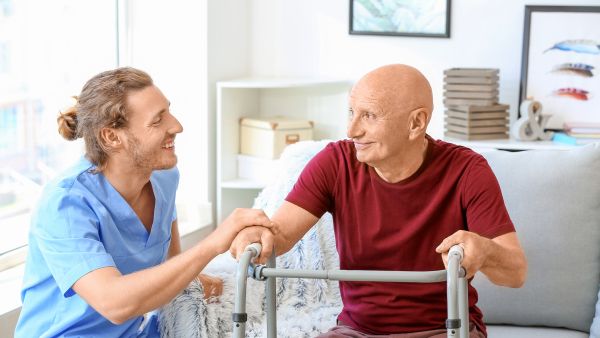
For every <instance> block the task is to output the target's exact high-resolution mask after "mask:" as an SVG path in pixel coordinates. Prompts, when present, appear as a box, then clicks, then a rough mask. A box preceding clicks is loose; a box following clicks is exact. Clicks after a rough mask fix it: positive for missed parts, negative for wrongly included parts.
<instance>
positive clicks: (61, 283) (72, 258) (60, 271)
mask: <svg viewBox="0 0 600 338" xmlns="http://www.w3.org/2000/svg"><path fill="white" fill-rule="evenodd" d="M49 195H50V196H49V197H48V199H46V200H45V201H43V202H44V203H42V204H40V205H41V207H40V209H39V211H38V214H37V217H36V219H35V221H34V223H33V224H32V226H33V227H32V234H33V236H35V240H36V241H37V242H38V245H39V248H40V251H41V253H42V256H43V257H44V260H45V262H46V264H47V266H48V269H49V270H50V273H52V276H53V277H54V279H55V280H56V283H57V284H58V287H59V288H60V290H61V292H62V293H63V295H64V296H65V297H70V296H72V295H73V294H74V291H73V290H72V288H71V287H72V286H73V284H75V282H76V281H77V280H79V278H81V277H82V276H84V275H85V274H87V273H89V272H91V271H93V270H96V269H99V268H102V267H108V266H116V265H115V262H114V260H113V258H112V256H111V255H110V254H108V253H107V252H106V250H105V248H104V244H103V243H102V241H101V240H100V236H99V233H98V228H99V221H98V217H97V216H96V214H95V213H94V212H93V211H92V209H91V207H90V206H89V204H88V202H87V201H86V199H85V197H84V196H81V195H77V194H76V193H70V192H69V191H67V190H59V191H58V192H57V193H55V194H49Z"/></svg>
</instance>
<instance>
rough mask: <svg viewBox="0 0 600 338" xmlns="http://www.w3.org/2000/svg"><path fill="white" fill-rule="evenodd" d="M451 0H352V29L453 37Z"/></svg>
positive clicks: (368, 32)
mask: <svg viewBox="0 0 600 338" xmlns="http://www.w3.org/2000/svg"><path fill="white" fill-rule="evenodd" d="M450 6H451V3H450V0H392V1H390V0H387V1H386V0H350V19H349V33H350V34H351V35H384V36H412V37H433V38H449V37H450V12H451V11H450Z"/></svg>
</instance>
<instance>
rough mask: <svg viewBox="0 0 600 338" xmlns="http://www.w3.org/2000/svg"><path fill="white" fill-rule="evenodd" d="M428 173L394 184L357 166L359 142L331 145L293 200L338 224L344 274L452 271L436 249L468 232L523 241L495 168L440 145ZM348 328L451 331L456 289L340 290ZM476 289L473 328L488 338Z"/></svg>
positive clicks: (345, 286) (350, 286)
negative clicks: (513, 235)
mask: <svg viewBox="0 0 600 338" xmlns="http://www.w3.org/2000/svg"><path fill="white" fill-rule="evenodd" d="M427 139H428V141H429V145H428V148H427V154H426V156H425V160H424V162H423V164H422V165H421V167H420V168H419V169H418V170H417V172H415V173H414V174H413V175H412V176H410V177H409V178H407V179H405V180H402V181H400V182H398V183H388V182H385V181H384V180H383V179H382V178H381V177H379V176H378V175H377V173H376V171H375V170H374V169H373V168H372V167H370V166H368V165H366V164H364V163H361V162H359V161H358V160H357V159H356V151H355V148H354V144H353V143H352V142H351V141H349V140H344V141H338V142H334V143H330V144H329V145H327V146H326V147H325V149H323V150H322V151H321V152H320V153H318V154H317V155H316V156H315V157H314V158H313V159H312V160H311V161H310V162H309V163H308V164H307V166H306V167H305V168H304V170H303V171H302V174H301V175H300V177H299V179H298V181H297V182H296V184H295V185H294V187H293V189H292V191H291V192H290V193H289V195H288V196H287V198H286V200H287V201H288V202H290V203H293V204H295V205H297V206H299V207H301V208H303V209H305V210H307V211H309V212H310V213H312V214H313V215H315V216H317V217H321V216H322V215H323V214H324V213H325V212H330V213H331V214H332V215H333V222H334V231H335V236H336V247H337V251H338V254H339V257H340V268H341V269H344V270H397V271H431V270H443V269H444V265H443V262H442V259H441V257H440V255H439V254H437V253H436V252H435V248H436V247H437V246H438V245H439V244H440V243H441V242H442V240H443V239H444V238H446V237H447V236H450V235H451V234H453V233H454V232H456V231H458V230H461V229H462V230H468V231H472V232H475V233H477V234H479V235H481V236H485V237H487V238H494V237H497V236H500V235H503V234H506V233H509V232H512V231H515V229H514V226H513V224H512V221H511V220H510V217H509V215H508V212H507V211H506V207H505V205H504V200H503V199H502V193H501V191H500V187H499V185H498V182H497V180H496V177H495V176H494V174H493V172H492V170H491V169H490V167H489V165H488V163H487V161H486V160H485V159H484V158H483V157H482V156H481V155H479V154H477V153H475V152H473V151H472V150H470V149H468V148H465V147H461V146H457V145H454V144H451V143H446V142H443V141H439V140H437V141H436V140H433V139H432V138H431V137H429V136H428V137H427ZM340 293H341V296H342V301H343V304H344V307H343V309H342V312H341V313H340V315H339V317H338V319H339V320H340V321H342V322H344V323H345V324H347V325H350V326H352V327H353V328H355V329H357V330H359V331H362V332H365V333H369V334H391V333H404V332H416V331H424V330H432V329H440V328H445V320H446V317H447V309H446V283H445V282H439V283H383V282H340ZM476 302H477V292H476V291H475V289H474V288H473V287H472V286H471V285H470V283H469V306H470V320H471V322H472V323H474V324H475V325H476V326H477V328H478V329H479V330H480V331H482V332H484V333H485V326H484V324H483V320H482V314H481V311H480V310H479V308H477V306H475V303H476Z"/></svg>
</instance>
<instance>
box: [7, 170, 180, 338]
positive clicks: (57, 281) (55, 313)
mask: <svg viewBox="0 0 600 338" xmlns="http://www.w3.org/2000/svg"><path fill="white" fill-rule="evenodd" d="M93 168H94V166H93V165H92V164H91V163H90V162H89V161H88V160H86V159H85V158H83V159H82V160H81V161H80V162H79V163H78V164H77V165H75V166H74V167H72V168H71V169H69V170H68V171H67V172H66V173H65V174H64V175H62V176H61V177H59V178H57V179H55V180H54V181H52V182H50V183H49V184H47V185H46V187H45V188H44V191H43V193H42V197H41V199H40V202H39V204H38V207H37V209H36V210H35V212H34V213H33V216H32V220H31V221H32V223H31V230H30V234H29V253H28V256H27V263H26V267H25V276H24V279H23V290H22V293H21V299H22V301H23V307H22V309H21V315H20V317H19V322H18V323H17V328H16V331H15V337H16V338H20V337H22V338H32V337H158V336H159V333H158V328H157V325H156V321H154V320H153V321H151V322H150V323H151V324H152V325H145V326H144V329H143V330H140V324H141V323H142V318H143V317H141V316H140V317H138V318H134V319H131V320H129V321H127V322H125V323H123V324H121V325H115V324H112V323H111V322H110V321H108V320H107V319H106V318H104V317H102V315H100V314H99V313H98V312H96V310H94V309H93V308H92V307H91V306H89V305H88V304H87V303H86V302H85V301H84V300H83V299H82V298H81V297H79V295H77V294H76V293H75V292H74V291H73V289H72V288H71V287H72V286H73V284H74V283H75V282H76V281H77V280H78V279H79V278H81V277H82V276H84V275H85V274H87V273H89V272H90V271H93V270H95V269H99V268H102V267H108V266H114V267H116V268H117V269H118V270H119V271H120V272H121V273H122V274H129V273H132V272H135V271H139V270H142V269H145V268H149V267H152V266H155V265H158V264H160V263H162V262H164V261H165V259H166V257H167V253H168V249H169V244H170V242H171V224H172V222H173V221H174V220H175V217H176V212H175V192H176V190H177V184H178V182H179V172H178V171H177V169H176V168H173V169H170V170H160V171H154V172H153V173H152V175H151V177H150V182H151V183H152V189H153V191H154V196H155V207H154V223H153V224H152V229H151V231H150V233H148V231H147V230H146V228H145V227H144V225H143V224H142V222H141V221H140V220H139V218H138V217H137V215H136V214H135V213H134V211H133V210H132V209H131V207H130V206H129V204H127V202H126V201H125V200H124V199H123V197H122V196H121V195H120V194H119V192H117V191H116V190H115V188H114V187H113V186H112V185H111V184H110V183H109V182H108V180H107V179H106V177H104V175H102V174H101V173H99V174H94V173H92V172H90V169H93ZM123 293H124V294H126V293H127V290H123Z"/></svg>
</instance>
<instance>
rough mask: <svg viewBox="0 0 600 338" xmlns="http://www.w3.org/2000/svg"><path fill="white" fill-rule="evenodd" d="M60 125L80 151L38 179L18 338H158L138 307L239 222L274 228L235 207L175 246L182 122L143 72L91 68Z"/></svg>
mask: <svg viewBox="0 0 600 338" xmlns="http://www.w3.org/2000/svg"><path fill="white" fill-rule="evenodd" d="M58 124H59V132H60V134H61V135H62V136H63V137H65V138H66V139H68V140H74V139H77V138H79V137H82V138H83V139H84V141H85V147H86V153H85V158H82V159H81V161H80V162H79V163H78V164H77V165H75V166H74V167H72V168H71V169H70V170H68V171H66V172H65V173H64V174H63V175H61V176H60V177H58V178H57V179H56V180H54V181H53V182H51V183H49V184H48V185H47V186H46V187H45V189H44V192H43V194H42V197H41V199H40V201H39V205H38V207H37V210H36V211H35V212H34V215H33V219H32V225H31V233H30V237H29V254H28V257H27V263H26V269H25V276H24V285H23V292H22V301H23V307H22V310H21V315H20V318H19V322H18V324H17V328H16V332H15V336H16V337H23V338H30V337H63V336H68V337H159V332H158V327H157V325H156V321H155V320H150V321H149V322H145V324H144V325H142V321H143V315H144V314H145V313H148V312H150V311H152V310H154V309H157V308H159V307H160V306H162V305H164V304H166V303H168V302H169V301H170V300H171V299H172V298H174V297H175V296H176V295H177V294H178V293H179V292H181V291H182V290H183V289H184V288H185V287H186V286H187V285H188V284H189V283H190V282H191V281H192V280H193V279H194V278H196V277H197V276H198V274H199V273H200V271H201V270H202V269H203V268H204V266H205V265H206V264H207V263H208V262H209V261H210V260H211V259H212V258H213V257H215V256H216V255H218V254H220V253H222V252H224V251H226V250H227V249H228V248H229V246H230V244H231V242H232V240H233V239H234V237H235V236H236V234H237V233H238V232H239V231H240V230H241V229H242V228H244V227H245V226H250V225H261V226H264V227H270V226H271V223H270V221H269V219H268V218H267V217H266V216H265V215H264V213H263V212H262V211H260V210H252V209H246V210H241V209H240V210H236V211H235V212H234V213H233V214H232V215H231V216H230V217H228V218H227V219H226V220H225V221H224V222H223V224H221V225H220V226H219V227H218V228H217V229H216V230H215V231H214V232H213V233H211V234H210V235H209V236H208V237H207V238H206V239H204V240H203V241H201V242H200V243H198V244H197V245H196V246H194V247H192V248H191V249H189V250H187V251H186V252H184V253H180V242H179V234H178V230H177V219H176V212H175V192H176V189H177V185H178V181H179V173H178V171H177V169H176V168H175V165H176V164H177V156H176V155H175V137H176V135H177V134H178V133H180V132H182V130H183V128H182V126H181V124H180V123H179V121H177V119H176V118H175V117H174V116H173V115H172V113H171V111H170V110H169V101H168V100H167V99H166V98H165V96H164V95H163V94H162V92H161V91H160V90H159V89H158V88H157V87H156V86H155V85H154V84H153V82H152V79H151V78H150V76H149V75H148V74H146V73H144V72H142V71H140V70H137V69H133V68H119V69H115V70H111V71H107V72H103V73H101V74H98V75H96V76H95V77H93V78H92V79H90V80H89V81H88V82H87V83H86V84H85V86H84V87H83V90H82V92H81V94H80V95H79V97H78V101H77V104H76V105H75V106H74V107H73V108H71V109H69V110H68V111H66V112H64V113H62V114H61V115H60V116H59V118H58ZM167 258H168V260H167ZM201 278H202V280H203V281H204V282H206V280H207V277H201ZM204 284H206V283H204Z"/></svg>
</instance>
